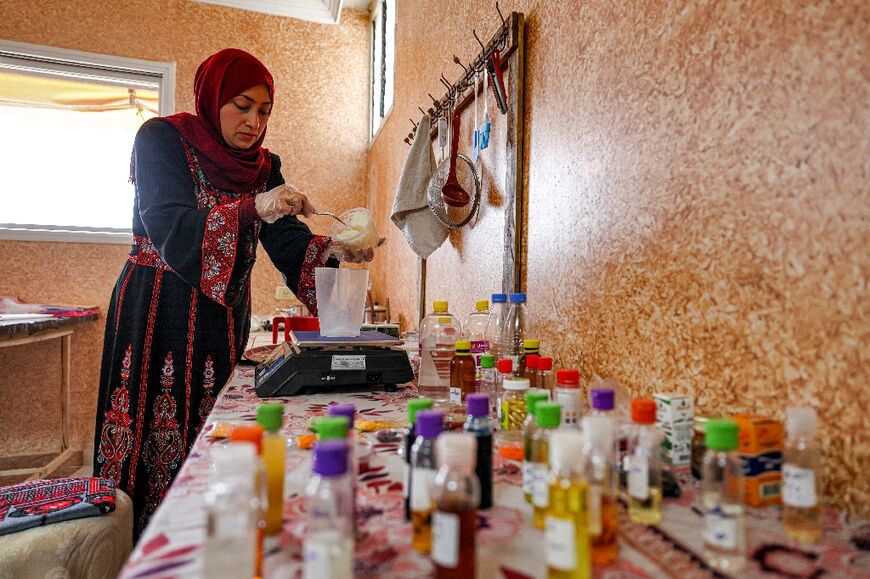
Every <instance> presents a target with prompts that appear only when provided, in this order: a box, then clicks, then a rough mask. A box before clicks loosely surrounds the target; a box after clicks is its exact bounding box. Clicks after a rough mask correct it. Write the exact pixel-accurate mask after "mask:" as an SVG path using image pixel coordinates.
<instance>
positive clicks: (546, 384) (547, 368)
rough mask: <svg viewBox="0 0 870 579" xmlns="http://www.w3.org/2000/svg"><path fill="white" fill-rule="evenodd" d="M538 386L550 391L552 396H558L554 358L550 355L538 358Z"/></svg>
mask: <svg viewBox="0 0 870 579" xmlns="http://www.w3.org/2000/svg"><path fill="white" fill-rule="evenodd" d="M537 385H538V388H540V389H541V390H546V391H547V392H549V393H550V398H551V399H553V400H554V401H555V399H556V398H555V397H556V392H555V389H556V374H555V373H554V372H553V359H552V358H550V357H549V356H541V357H540V358H538V382H537Z"/></svg>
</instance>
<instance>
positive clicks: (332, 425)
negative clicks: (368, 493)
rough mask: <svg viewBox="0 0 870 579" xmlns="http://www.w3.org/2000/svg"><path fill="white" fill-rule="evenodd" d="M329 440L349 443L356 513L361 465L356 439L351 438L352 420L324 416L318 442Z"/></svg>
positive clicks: (353, 507) (349, 462)
mask: <svg viewBox="0 0 870 579" xmlns="http://www.w3.org/2000/svg"><path fill="white" fill-rule="evenodd" d="M327 440H344V441H345V442H347V448H348V450H347V454H348V456H347V461H348V465H349V466H348V468H349V469H350V474H349V475H348V479H347V480H348V484H349V485H350V487H351V491H350V499H351V507H352V510H351V512H353V513H356V478H357V470H356V469H357V468H358V465H359V463H358V462H357V460H356V455H355V453H354V451H355V450H356V448H355V447H356V443H355V442H354V441H355V440H356V439H355V438H352V437H351V430H350V419H349V418H348V417H347V416H340V415H336V416H324V417H323V418H321V419H320V421H319V422H318V423H317V441H318V442H325V441H327Z"/></svg>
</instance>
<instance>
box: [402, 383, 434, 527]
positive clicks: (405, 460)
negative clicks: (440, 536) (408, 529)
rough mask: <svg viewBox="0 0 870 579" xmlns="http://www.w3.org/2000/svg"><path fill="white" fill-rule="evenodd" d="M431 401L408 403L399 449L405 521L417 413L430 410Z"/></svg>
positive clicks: (408, 506) (420, 399)
mask: <svg viewBox="0 0 870 579" xmlns="http://www.w3.org/2000/svg"><path fill="white" fill-rule="evenodd" d="M431 409H432V401H431V400H429V399H428V398H414V399H412V400H409V401H408V426H406V427H405V436H404V438H403V440H402V445H401V446H400V447H399V455H400V456H401V457H402V468H403V469H404V474H405V476H404V477H403V479H402V480H403V481H404V484H403V485H402V494H403V495H404V497H405V520H406V521H410V520H411V500H410V498H411V492H410V491H411V447H412V446H413V445H414V441H415V440H416V439H417V432H416V430H417V428H416V427H417V413H418V412H420V411H421V410H431Z"/></svg>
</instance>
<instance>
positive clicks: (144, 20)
mask: <svg viewBox="0 0 870 579" xmlns="http://www.w3.org/2000/svg"><path fill="white" fill-rule="evenodd" d="M13 4H14V6H13ZM0 16H2V17H0V38H3V39H5V40H13V41H18V42H30V43H34V44H45V45H49V46H54V47H60V48H71V49H75V50H84V51H90V52H97V53H103V54H112V55H116V56H125V57H132V58H141V59H146V60H156V61H163V62H175V63H176V92H175V106H176V111H185V110H186V111H192V110H193V76H194V73H195V72H196V68H197V66H199V63H200V62H202V60H203V59H204V58H206V57H207V56H208V55H210V54H212V53H214V52H216V51H218V50H220V49H221V48H225V47H228V46H234V47H239V48H243V49H245V50H248V51H249V52H251V53H253V54H255V55H257V56H258V57H259V58H261V59H262V60H263V62H264V63H265V64H266V66H268V67H269V68H270V70H271V71H272V73H273V76H274V77H275V84H276V99H275V109H274V113H273V115H272V117H271V120H270V123H269V129H268V133H267V137H266V143H265V144H266V146H267V147H269V148H270V149H271V150H273V151H275V152H276V153H278V154H279V155H280V156H281V158H282V161H283V172H284V176H285V177H286V178H287V180H288V181H290V182H292V183H294V184H296V185H297V186H298V187H299V188H300V189H302V190H303V191H306V192H308V194H309V195H310V196H311V197H312V199H313V200H314V202H315V204H316V205H317V206H319V207H323V208H328V209H332V210H334V211H341V210H343V209H347V208H350V207H357V206H360V205H363V204H364V203H365V186H366V181H365V175H366V171H367V168H366V150H367V146H368V121H367V116H366V111H367V109H366V102H367V100H368V88H367V87H368V42H369V41H368V16H367V15H366V14H364V13H361V12H358V11H354V10H345V11H344V12H343V14H342V22H341V24H340V25H339V26H328V25H318V24H312V23H307V22H302V21H299V20H293V19H289V18H279V17H272V16H266V15H262V14H256V13H253V12H245V11H241V10H233V9H228V8H221V7H216V6H208V5H204V4H197V3H194V2H189V1H187V0H155V1H154V2H149V3H147V5H146V4H143V3H142V2H133V1H129V0H127V1H125V0H112V1H108V2H100V3H96V4H95V3H93V2H84V1H83V0H73V1H68V0H64V1H60V0H54V1H51V0H49V1H47V2H41V3H39V4H22V3H8V2H7V3H4V4H3V5H2V8H0ZM3 194H5V193H0V198H2V195H3ZM312 225H313V228H314V229H315V230H316V231H318V232H325V231H326V228H327V227H328V222H327V221H326V220H324V219H323V218H317V219H316V220H314V221H313V224H312ZM128 250H129V248H128V247H124V246H120V245H91V244H59V243H35V242H20V243H19V242H4V241H0V295H3V294H12V295H18V296H20V297H21V298H23V299H26V300H29V301H47V302H63V303H84V304H89V305H90V304H93V305H98V306H100V307H101V309H102V311H103V312H104V313H105V311H106V309H107V306H108V300H109V297H110V293H111V290H112V286H113V285H114V283H115V280H116V278H117V276H118V273H119V272H120V270H121V266H122V264H123V261H124V256H125V255H126V254H127V252H128ZM281 283H282V281H281V277H280V275H279V274H278V273H277V272H276V271H275V269H274V268H273V267H272V265H271V264H270V263H269V260H268V257H267V256H266V254H265V252H264V251H262V250H261V251H260V260H259V263H258V264H257V266H256V267H255V269H254V293H253V301H254V312H255V313H260V314H270V313H272V310H273V309H274V308H275V306H276V305H278V304H277V303H276V301H275V297H274V296H275V287H276V286H277V285H279V284H281ZM103 323H104V322H103V320H100V321H99V322H96V323H94V322H91V323H89V324H87V326H88V328H87V329H85V328H84V326H77V329H76V332H77V334H78V333H81V335H80V336H77V337H76V339H75V340H74V343H73V351H74V353H75V355H76V360H75V361H74V363H73V370H72V371H73V379H74V384H73V392H74V397H75V398H76V402H75V403H74V406H73V412H74V414H75V417H76V420H75V422H74V423H73V429H74V431H75V440H76V441H79V440H81V441H83V442H84V443H85V444H90V439H91V436H92V430H93V413H94V409H95V405H96V391H97V384H98V381H99V363H100V352H101V348H102V325H103ZM46 355H53V354H50V352H49V351H48V350H46ZM0 356H21V354H4V353H3V351H2V350H0ZM18 362H19V360H18V359H17V358H9V357H7V358H4V357H0V368H3V369H5V368H7V367H13V366H17V365H18ZM33 372H34V373H33V374H32V375H31V380H32V381H34V382H36V383H39V382H46V383H50V384H54V383H56V380H55V379H54V378H52V376H51V375H50V374H48V373H45V374H44V375H43V374H42V373H41V372H40V370H39V369H34V370H33ZM17 400H18V399H17V398H15V397H14V396H13V395H12V394H11V391H10V390H9V389H7V387H6V383H5V382H0V407H6V408H12V407H13V406H14V407H15V408H16V410H15V412H14V413H12V414H11V415H8V416H7V415H6V414H3V413H0V424H3V425H4V426H0V454H3V453H10V452H15V453H18V452H40V451H42V450H52V449H53V447H52V444H54V441H55V434H54V432H55V430H56V429H54V430H53V429H52V426H53V425H52V424H51V423H50V422H49V423H45V424H43V423H44V422H45V421H31V420H30V419H31V418H33V417H35V416H37V414H39V413H40V412H42V410H41V409H40V408H31V407H28V406H27V405H23V406H22V405H19V404H17V403H16V401H17ZM7 420H14V421H15V422H14V424H10V423H9V422H7ZM30 422H32V423H33V424H37V425H39V426H40V427H39V428H34V429H31V430H35V432H33V435H32V436H31V437H30V438H29V439H28V441H23V440H21V439H20V438H19V434H20V433H21V432H23V429H22V428H19V426H20V425H23V424H28V423H30ZM6 425H8V426H6ZM43 426H44V428H43ZM82 434H83V436H81V435H82Z"/></svg>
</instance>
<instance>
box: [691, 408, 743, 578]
mask: <svg viewBox="0 0 870 579" xmlns="http://www.w3.org/2000/svg"><path fill="white" fill-rule="evenodd" d="M737 432H738V427H737V423H736V422H734V421H733V420H725V419H714V420H710V421H709V422H707V432H706V435H705V442H706V445H707V451H706V452H705V453H704V460H703V462H702V466H701V508H702V510H703V511H704V554H705V556H706V559H707V564H708V565H710V567H712V568H713V569H715V570H717V571H722V572H724V573H726V574H729V575H730V574H732V573H737V572H739V571H740V570H741V569H743V567H744V565H745V564H746V529H745V522H744V514H743V508H744V507H743V480H742V467H741V465H740V458H739V457H738V456H737V453H736V452H735V450H736V449H737Z"/></svg>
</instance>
